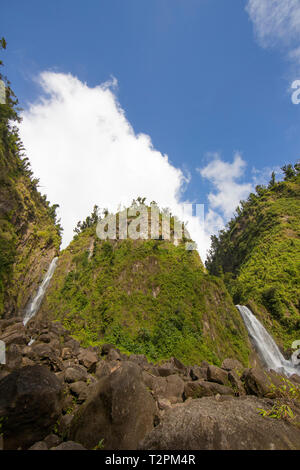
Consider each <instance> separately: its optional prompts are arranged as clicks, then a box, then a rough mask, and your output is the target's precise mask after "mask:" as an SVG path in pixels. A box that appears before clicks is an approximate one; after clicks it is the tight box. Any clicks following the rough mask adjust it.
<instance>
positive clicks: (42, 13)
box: [0, 0, 300, 219]
mask: <svg viewBox="0 0 300 470" xmlns="http://www.w3.org/2000/svg"><path fill="white" fill-rule="evenodd" d="M271 3H272V0H259V2H258V0H250V1H249V2H248V10H246V9H245V6H246V4H247V2H242V1H237V0H97V1H96V0H89V1H88V2H83V1H81V0H80V1H79V0H72V1H70V0H62V1H58V0H52V1H51V2H41V1H38V0H27V1H26V2H24V1H18V0H15V1H13V2H5V3H4V4H3V5H2V7H1V20H0V34H1V35H3V36H5V38H6V40H7V43H8V48H7V51H6V52H5V53H4V54H2V56H3V60H4V62H5V72H6V74H7V75H8V77H9V78H10V80H11V82H12V87H13V89H14V90H15V92H16V94H17V96H18V98H19V101H20V104H21V106H22V107H23V108H24V110H25V112H26V111H28V113H29V110H30V103H34V102H37V100H39V99H40V97H41V95H42V94H43V92H42V90H41V87H40V85H38V84H37V83H36V78H37V77H38V76H39V74H40V73H41V72H44V71H52V72H56V73H60V74H72V75H73V76H75V77H77V78H78V79H79V80H80V81H81V82H84V83H86V84H87V85H88V87H89V88H91V89H92V88H93V87H95V86H97V85H99V84H101V83H103V82H106V81H108V80H109V79H111V77H115V78H116V80H117V82H118V85H117V87H113V94H114V96H116V97H117V99H118V101H119V104H120V106H121V108H122V109H123V110H124V112H125V115H126V119H127V120H128V122H129V123H130V125H131V126H132V127H133V129H134V131H135V133H136V134H139V133H144V134H147V135H149V136H150V137H151V140H152V144H153V147H154V148H155V149H157V150H158V151H159V152H161V153H162V154H167V155H168V158H169V162H170V164H171V165H172V166H173V167H175V168H176V169H180V170H181V171H182V172H183V174H184V175H185V176H188V177H189V182H188V183H185V184H184V185H183V187H184V188H185V192H184V194H182V196H181V199H182V200H190V201H195V202H201V203H202V202H203V203H208V194H209V193H211V192H214V191H218V189H217V188H216V184H215V183H216V181H215V180H214V178H213V177H211V178H210V179H209V178H203V176H201V174H200V171H197V168H198V169H203V168H205V167H206V166H207V165H209V164H211V162H212V161H216V159H217V160H218V161H223V162H224V163H225V164H226V163H227V164H232V162H233V159H234V155H235V154H236V153H237V152H238V153H239V155H240V156H241V157H240V158H242V160H243V161H244V162H245V164H244V166H243V170H241V171H237V180H238V181H239V183H240V184H241V185H242V184H245V185H247V184H255V182H257V181H258V182H260V181H263V179H264V178H265V177H266V174H268V172H269V171H270V169H272V168H274V167H275V168H276V167H280V166H282V165H283V164H284V163H289V162H295V161H296V160H297V159H298V158H299V156H300V151H299V148H300V145H299V144H300V133H299V119H300V105H295V104H293V103H292V101H291V94H292V92H291V89H290V87H291V84H292V82H293V81H294V80H297V79H299V80H300V67H299V65H300V59H299V62H298V56H297V54H296V52H295V51H297V50H298V49H297V48H298V47H299V46H300V41H299V39H297V38H299V37H300V20H299V18H300V13H299V11H300V6H299V2H298V1H297V0H295V1H294V0H286V2H281V5H282V4H284V5H285V6H286V7H287V8H286V10H285V11H284V12H283V14H285V15H287V19H288V18H289V17H292V18H293V20H294V21H293V22H290V23H288V22H286V24H285V25H284V26H283V25H282V23H280V22H278V21H277V20H276V15H275V14H274V15H270V12H269V11H268V8H269V7H270V5H271ZM274 4H276V5H277V7H276V8H278V11H277V12H275V13H276V14H277V15H278V18H279V17H280V18H282V11H281V10H279V8H280V7H279V3H278V1H277V0H275V2H274ZM274 4H273V5H274ZM263 5H264V6H265V9H262V6H263ZM272 12H273V13H274V9H273V10H272ZM280 15H281V16H280ZM288 15H289V16H288ZM271 16H272V21H273V23H270V21H271V20H270V17H271ZM298 20H299V22H298ZM299 51H300V49H299ZM299 57H300V54H299ZM78 113H80V107H79V108H78ZM29 116H30V113H29V114H27V115H26V113H25V115H24V119H27V120H28V122H29V120H30V119H29ZM31 117H32V116H31ZM28 126H29V124H28ZM28 126H27V128H28ZM25 127H26V126H25ZM36 132H37V127H33V128H32V130H31V132H30V131H29V130H28V131H27V132H25V131H24V140H25V145H26V148H27V151H28V156H29V158H30V157H31V155H30V149H31V147H32V145H33V144H32V139H33V137H32V136H34V133H36ZM74 132H75V129H74ZM26 139H27V140H26ZM39 151H40V152H41V150H40V149H39ZM36 152H37V150H36V149H34V148H32V153H33V154H35V153H36ZM45 158H46V157H45ZM86 158H88V156H85V159H86ZM33 159H34V157H33ZM33 163H34V162H33ZM33 167H34V169H35V165H34V164H33ZM36 168H37V169H38V168H39V167H38V165H36ZM253 168H255V172H253ZM216 171H217V166H216ZM253 178H257V180H255V179H254V180H253ZM49 184H50V183H49ZM45 187H46V189H47V192H48V193H50V195H51V197H54V198H55V196H56V194H55V191H53V190H52V189H51V188H49V189H48V187H47V184H46V185H45ZM219 190H220V188H219ZM170 191H171V189H170ZM57 196H59V193H57ZM53 202H56V201H53ZM58 202H59V201H58ZM208 209H209V203H208ZM212 209H215V210H216V211H217V212H218V214H219V215H220V216H221V217H223V218H224V217H225V219H226V217H227V218H228V214H225V213H224V210H222V208H221V206H219V207H212ZM79 218H80V217H79Z"/></svg>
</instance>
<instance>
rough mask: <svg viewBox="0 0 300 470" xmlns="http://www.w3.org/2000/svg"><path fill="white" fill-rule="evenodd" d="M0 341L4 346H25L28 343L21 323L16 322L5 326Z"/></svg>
mask: <svg viewBox="0 0 300 470" xmlns="http://www.w3.org/2000/svg"><path fill="white" fill-rule="evenodd" d="M0 339H1V340H2V341H4V342H5V344H6V346H8V345H9V344H23V345H25V344H27V343H28V341H29V337H28V336H27V335H26V333H25V328H24V325H23V323H22V322H16V323H13V324H10V325H9V326H7V327H6V328H5V329H4V331H3V333H2V334H1V335H0Z"/></svg>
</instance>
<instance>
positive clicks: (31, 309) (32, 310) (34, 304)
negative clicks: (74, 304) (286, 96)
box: [23, 257, 58, 325]
mask: <svg viewBox="0 0 300 470" xmlns="http://www.w3.org/2000/svg"><path fill="white" fill-rule="evenodd" d="M57 260H58V258H57V257H56V258H53V260H52V261H51V264H50V266H49V269H48V271H47V273H46V274H45V277H44V279H43V282H42V284H41V285H40V286H39V288H38V291H37V294H36V296H35V297H34V298H33V300H32V301H31V302H30V303H29V305H28V306H27V308H26V311H25V315H24V319H23V324H24V325H26V324H27V323H28V322H29V320H30V319H31V318H32V317H34V316H35V315H36V313H37V312H38V310H39V308H40V306H41V303H42V301H43V298H44V296H45V293H46V290H47V287H48V285H49V282H50V281H51V278H52V276H53V274H54V271H55V268H56V264H57Z"/></svg>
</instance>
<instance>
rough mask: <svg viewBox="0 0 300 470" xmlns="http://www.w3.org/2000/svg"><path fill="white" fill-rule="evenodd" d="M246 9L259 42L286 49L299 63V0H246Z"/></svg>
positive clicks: (291, 57) (263, 44)
mask: <svg viewBox="0 0 300 470" xmlns="http://www.w3.org/2000/svg"><path fill="white" fill-rule="evenodd" d="M246 10H247V12H248V14H249V16H250V18H251V20H252V21H253V24H254V28H255V32H256V35H257V38H258V40H259V42H260V44H261V45H262V46H263V47H272V46H280V47H283V48H285V49H287V54H288V57H289V58H290V59H292V60H293V61H295V62H296V63H297V64H299V65H300V55H299V49H298V48H299V46H300V2H299V0H248V4H247V6H246ZM297 49H298V52H297Z"/></svg>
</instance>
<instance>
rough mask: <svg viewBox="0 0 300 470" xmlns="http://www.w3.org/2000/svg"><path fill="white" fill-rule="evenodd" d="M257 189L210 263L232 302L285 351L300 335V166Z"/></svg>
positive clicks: (215, 242) (215, 241)
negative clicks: (251, 315)
mask: <svg viewBox="0 0 300 470" xmlns="http://www.w3.org/2000/svg"><path fill="white" fill-rule="evenodd" d="M283 172H284V175H285V177H284V180H283V181H280V182H276V181H275V178H274V175H272V178H271V181H270V183H269V185H268V187H263V186H257V188H256V193H255V194H253V193H251V194H250V195H249V197H248V199H247V201H244V202H241V203H240V207H239V208H238V210H237V214H236V217H235V218H233V219H232V220H231V221H230V222H229V223H228V225H227V227H226V229H225V230H222V231H221V232H220V234H219V236H218V237H216V236H214V237H212V248H211V251H210V254H209V257H208V260H207V262H206V267H207V269H208V270H209V272H210V273H211V274H214V275H217V276H219V277H221V278H223V280H224V282H225V284H226V286H227V288H228V290H229V292H230V293H231V295H232V297H233V301H234V303H236V304H237V303H239V304H242V303H243V304H246V303H247V304H249V306H250V307H251V309H252V310H253V312H254V313H255V314H256V315H257V316H259V317H260V319H261V320H262V321H263V323H264V324H265V326H266V327H267V329H268V330H269V331H270V332H271V333H272V334H273V335H274V336H275V338H276V339H277V341H279V343H281V345H282V346H284V347H286V348H289V347H290V346H291V343H292V342H293V341H294V340H295V339H298V337H299V335H300V296H299V282H300V237H299V235H300V165H299V164H296V165H294V166H292V165H286V166H284V167H283Z"/></svg>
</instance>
